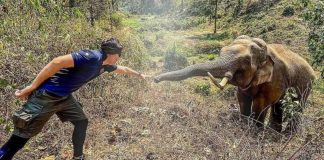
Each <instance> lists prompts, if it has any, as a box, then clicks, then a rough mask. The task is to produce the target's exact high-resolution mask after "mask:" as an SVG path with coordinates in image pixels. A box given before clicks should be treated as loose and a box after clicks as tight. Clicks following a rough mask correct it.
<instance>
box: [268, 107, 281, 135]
mask: <svg viewBox="0 0 324 160" xmlns="http://www.w3.org/2000/svg"><path fill="white" fill-rule="evenodd" d="M282 115H283V109H282V104H281V103H280V102H277V103H276V104H274V105H272V106H271V115H270V127H271V128H273V129H274V130H276V131H277V132H281V129H282Z"/></svg>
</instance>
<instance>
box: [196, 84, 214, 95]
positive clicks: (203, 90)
mask: <svg viewBox="0 0 324 160" xmlns="http://www.w3.org/2000/svg"><path fill="white" fill-rule="evenodd" d="M210 88H211V87H210V84H209V83H207V84H203V83H202V84H197V85H196V86H194V90H195V92H196V93H200V94H202V95H204V96H209V95H210Z"/></svg>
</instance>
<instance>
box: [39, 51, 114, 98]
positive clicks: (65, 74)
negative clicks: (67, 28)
mask: <svg viewBox="0 0 324 160" xmlns="http://www.w3.org/2000/svg"><path fill="white" fill-rule="evenodd" d="M72 57H73V60H74V67H73V68H63V69H61V70H60V71H59V72H57V73H56V74H55V75H53V76H52V77H50V78H48V79H47V80H46V81H45V82H44V83H43V84H42V85H41V86H40V87H38V90H42V91H43V90H46V91H47V92H50V93H52V94H54V95H57V96H67V95H69V94H71V93H72V92H74V91H76V90H78V89H79V88H80V87H81V86H82V85H84V84H85V83H87V82H89V81H90V80H92V79H94V78H96V77H97V76H99V75H100V74H102V73H103V72H105V71H106V72H112V71H114V70H116V69H117V66H116V65H102V62H103V59H102V53H101V51H97V50H81V51H78V52H73V53H72Z"/></svg>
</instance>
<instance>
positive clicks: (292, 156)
mask: <svg viewBox="0 0 324 160" xmlns="http://www.w3.org/2000/svg"><path fill="white" fill-rule="evenodd" d="M320 135H322V133H321V134H319V135H317V136H316V137H315V138H314V139H312V140H309V141H308V142H306V143H305V144H304V145H302V146H301V147H299V148H298V149H297V151H295V152H294V153H293V154H292V155H291V156H290V157H289V158H288V160H293V159H295V158H294V157H295V156H296V154H297V153H298V152H300V151H301V150H302V149H303V148H304V147H305V146H307V145H308V144H309V143H310V142H312V141H313V140H316V139H317V138H318V137H320Z"/></svg>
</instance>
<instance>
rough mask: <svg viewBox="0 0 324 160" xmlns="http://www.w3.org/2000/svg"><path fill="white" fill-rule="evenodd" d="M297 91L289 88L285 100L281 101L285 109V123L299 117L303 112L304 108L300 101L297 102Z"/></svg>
mask: <svg viewBox="0 0 324 160" xmlns="http://www.w3.org/2000/svg"><path fill="white" fill-rule="evenodd" d="M297 97H298V96H297V94H296V90H295V89H294V88H288V89H287V91H286V95H285V96H284V98H283V100H281V103H282V107H283V121H284V122H288V121H290V120H292V119H293V118H294V117H296V116H299V114H300V113H301V111H302V106H301V105H300V102H299V101H296V100H295V99H296V98H297Z"/></svg>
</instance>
